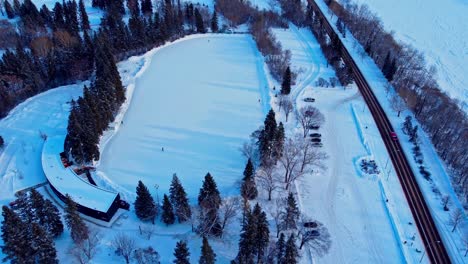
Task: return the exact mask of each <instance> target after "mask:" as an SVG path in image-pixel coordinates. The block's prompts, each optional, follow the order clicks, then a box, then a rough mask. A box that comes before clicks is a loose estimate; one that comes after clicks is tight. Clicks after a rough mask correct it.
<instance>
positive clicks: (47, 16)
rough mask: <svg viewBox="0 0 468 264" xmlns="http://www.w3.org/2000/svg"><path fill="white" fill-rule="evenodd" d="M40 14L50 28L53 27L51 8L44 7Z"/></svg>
mask: <svg viewBox="0 0 468 264" xmlns="http://www.w3.org/2000/svg"><path fill="white" fill-rule="evenodd" d="M39 13H40V14H41V17H42V20H43V21H44V22H45V23H46V24H47V25H48V26H50V27H52V13H51V12H50V10H49V8H48V7H47V6H46V5H42V7H41V10H40V11H39Z"/></svg>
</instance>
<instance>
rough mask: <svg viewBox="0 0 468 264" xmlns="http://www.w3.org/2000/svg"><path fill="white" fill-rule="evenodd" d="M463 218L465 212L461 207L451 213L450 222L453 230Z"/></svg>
mask: <svg viewBox="0 0 468 264" xmlns="http://www.w3.org/2000/svg"><path fill="white" fill-rule="evenodd" d="M462 220H463V212H462V210H460V208H456V209H455V210H454V211H453V212H452V213H451V214H450V219H449V224H450V225H451V226H452V227H453V229H452V232H453V231H455V229H456V228H457V226H458V224H460V223H461V222H462Z"/></svg>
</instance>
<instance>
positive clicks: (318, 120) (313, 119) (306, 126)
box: [297, 105, 325, 138]
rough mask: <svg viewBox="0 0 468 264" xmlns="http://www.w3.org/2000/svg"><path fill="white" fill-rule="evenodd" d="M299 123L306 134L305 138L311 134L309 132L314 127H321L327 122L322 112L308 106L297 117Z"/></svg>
mask: <svg viewBox="0 0 468 264" xmlns="http://www.w3.org/2000/svg"><path fill="white" fill-rule="evenodd" d="M297 119H298V121H299V123H300V124H301V126H302V129H303V132H304V138H305V137H306V136H307V134H309V131H310V129H311V128H312V127H314V126H320V125H322V124H323V122H324V121H325V117H324V116H323V114H322V113H320V111H319V110H318V109H317V108H315V107H313V106H310V105H309V106H306V107H303V108H301V110H300V111H299V114H298V116H297Z"/></svg>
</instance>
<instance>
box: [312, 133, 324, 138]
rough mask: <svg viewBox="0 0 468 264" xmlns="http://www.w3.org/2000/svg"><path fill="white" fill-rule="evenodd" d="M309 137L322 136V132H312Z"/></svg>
mask: <svg viewBox="0 0 468 264" xmlns="http://www.w3.org/2000/svg"><path fill="white" fill-rule="evenodd" d="M310 137H318V138H319V137H322V134H320V133H312V134H310Z"/></svg>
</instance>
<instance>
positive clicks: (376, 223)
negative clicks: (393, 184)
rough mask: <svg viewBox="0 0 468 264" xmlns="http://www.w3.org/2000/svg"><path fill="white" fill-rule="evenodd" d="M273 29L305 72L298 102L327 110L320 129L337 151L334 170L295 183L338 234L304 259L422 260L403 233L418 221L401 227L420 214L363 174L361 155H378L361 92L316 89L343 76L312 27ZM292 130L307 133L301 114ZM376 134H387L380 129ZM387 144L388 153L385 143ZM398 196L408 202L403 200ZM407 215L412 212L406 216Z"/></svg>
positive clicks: (309, 211)
mask: <svg viewBox="0 0 468 264" xmlns="http://www.w3.org/2000/svg"><path fill="white" fill-rule="evenodd" d="M273 33H274V34H275V36H276V37H277V39H278V41H280V43H281V45H282V47H283V48H284V49H288V50H290V51H291V54H292V61H291V64H292V66H293V70H294V71H296V72H297V73H298V78H297V81H296V85H295V86H293V88H292V91H291V96H292V98H293V100H294V102H295V103H296V107H297V108H300V107H302V106H305V105H307V104H312V105H313V106H315V107H318V109H320V111H321V112H322V113H323V114H324V115H325V124H324V125H323V127H322V128H321V129H320V130H319V131H318V132H319V133H321V134H322V141H323V143H324V146H323V148H322V150H323V151H325V152H326V153H327V154H328V156H329V157H328V159H327V160H326V162H325V165H326V167H327V168H328V169H327V170H325V171H323V170H316V171H315V172H314V173H312V174H307V175H305V176H304V177H303V178H302V179H301V180H298V181H297V182H296V185H295V186H296V192H297V195H298V198H299V200H298V201H299V204H300V207H301V211H302V213H303V214H305V215H307V216H309V217H312V218H313V219H317V220H319V221H320V222H322V223H324V224H325V226H326V227H327V228H328V229H329V232H330V235H331V237H332V247H331V249H330V252H329V253H328V254H326V255H325V256H323V257H318V256H316V255H313V254H312V255H311V254H304V255H303V256H302V263H311V262H314V263H315V262H317V263H385V262H388V261H389V260H392V263H405V262H409V263H412V262H416V261H415V259H416V258H417V257H413V256H411V255H409V254H408V253H407V251H408V250H409V249H407V248H404V247H403V241H404V240H406V239H407V238H406V237H404V234H405V233H403V232H404V231H406V233H408V232H412V231H414V226H413V230H412V231H411V230H410V229H411V226H409V227H405V230H404V231H400V230H402V229H403V228H402V226H403V224H402V223H404V221H405V220H407V219H412V217H411V213H410V211H409V208H408V207H407V206H400V207H401V208H402V209H401V210H400V211H398V212H394V210H395V209H394V208H392V207H391V206H390V205H389V203H387V202H386V199H387V198H385V197H387V193H386V192H385V190H384V188H383V187H382V183H381V177H383V176H381V175H371V176H367V175H363V174H362V172H360V171H359V167H358V160H359V159H361V158H364V157H365V158H369V157H374V156H375V155H374V151H371V148H370V146H368V143H366V142H369V141H370V139H367V137H368V136H366V135H364V133H363V132H362V130H363V127H364V126H363V125H361V124H360V122H357V120H359V119H360V117H357V116H358V115H353V112H352V107H351V106H352V104H359V103H361V104H362V99H361V97H360V95H359V93H358V91H357V89H356V88H347V89H346V90H345V89H343V88H342V87H337V88H319V87H316V86H315V81H316V80H317V79H318V78H320V77H321V78H324V79H326V80H328V79H329V78H330V77H335V72H334V70H333V69H332V68H331V67H327V62H326V59H325V58H324V56H323V54H322V52H321V50H320V46H319V44H318V42H317V40H316V39H315V38H314V36H313V35H312V33H311V32H310V31H309V30H307V29H302V28H297V27H295V26H293V25H290V28H289V29H273ZM276 85H277V84H276ZM306 97H312V98H315V99H316V101H315V103H306V102H304V101H303V99H304V98H306ZM272 98H273V97H272ZM272 105H273V107H274V108H275V111H276V113H277V119H278V118H279V119H280V120H281V121H283V122H285V117H284V114H283V113H282V112H279V110H278V107H277V102H276V101H275V100H273V102H272ZM359 109H362V107H361V106H360V108H359ZM356 117H357V118H356ZM374 126H375V124H374ZM286 128H287V129H286V131H287V134H288V135H289V136H291V135H292V134H294V133H296V132H299V130H300V128H299V125H298V124H297V122H296V121H295V119H294V116H293V117H289V119H288V122H287V123H286ZM375 129H376V128H375ZM369 137H370V136H369ZM372 137H376V138H377V139H379V138H380V136H379V134H378V133H377V134H374V135H372ZM366 145H367V146H366ZM380 148H383V150H385V147H384V146H383V144H382V145H381V146H380ZM377 154H379V155H381V154H380V153H379V152H377ZM397 187H399V186H397ZM397 191H398V192H397V195H396V196H397V197H400V198H403V199H404V195H403V193H402V191H401V189H400V190H397ZM394 201H395V202H402V200H401V199H400V200H397V199H396V198H395V200H394ZM403 204H404V205H406V202H405V201H403ZM397 213H398V214H397ZM400 214H401V215H403V216H409V217H401V218H400V217H399V215H400ZM406 229H408V230H406ZM412 235H413V233H411V236H412ZM408 236H409V235H408ZM413 246H414V247H416V246H418V244H417V243H414V245H413ZM413 249H414V248H413ZM311 258H312V260H311Z"/></svg>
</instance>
